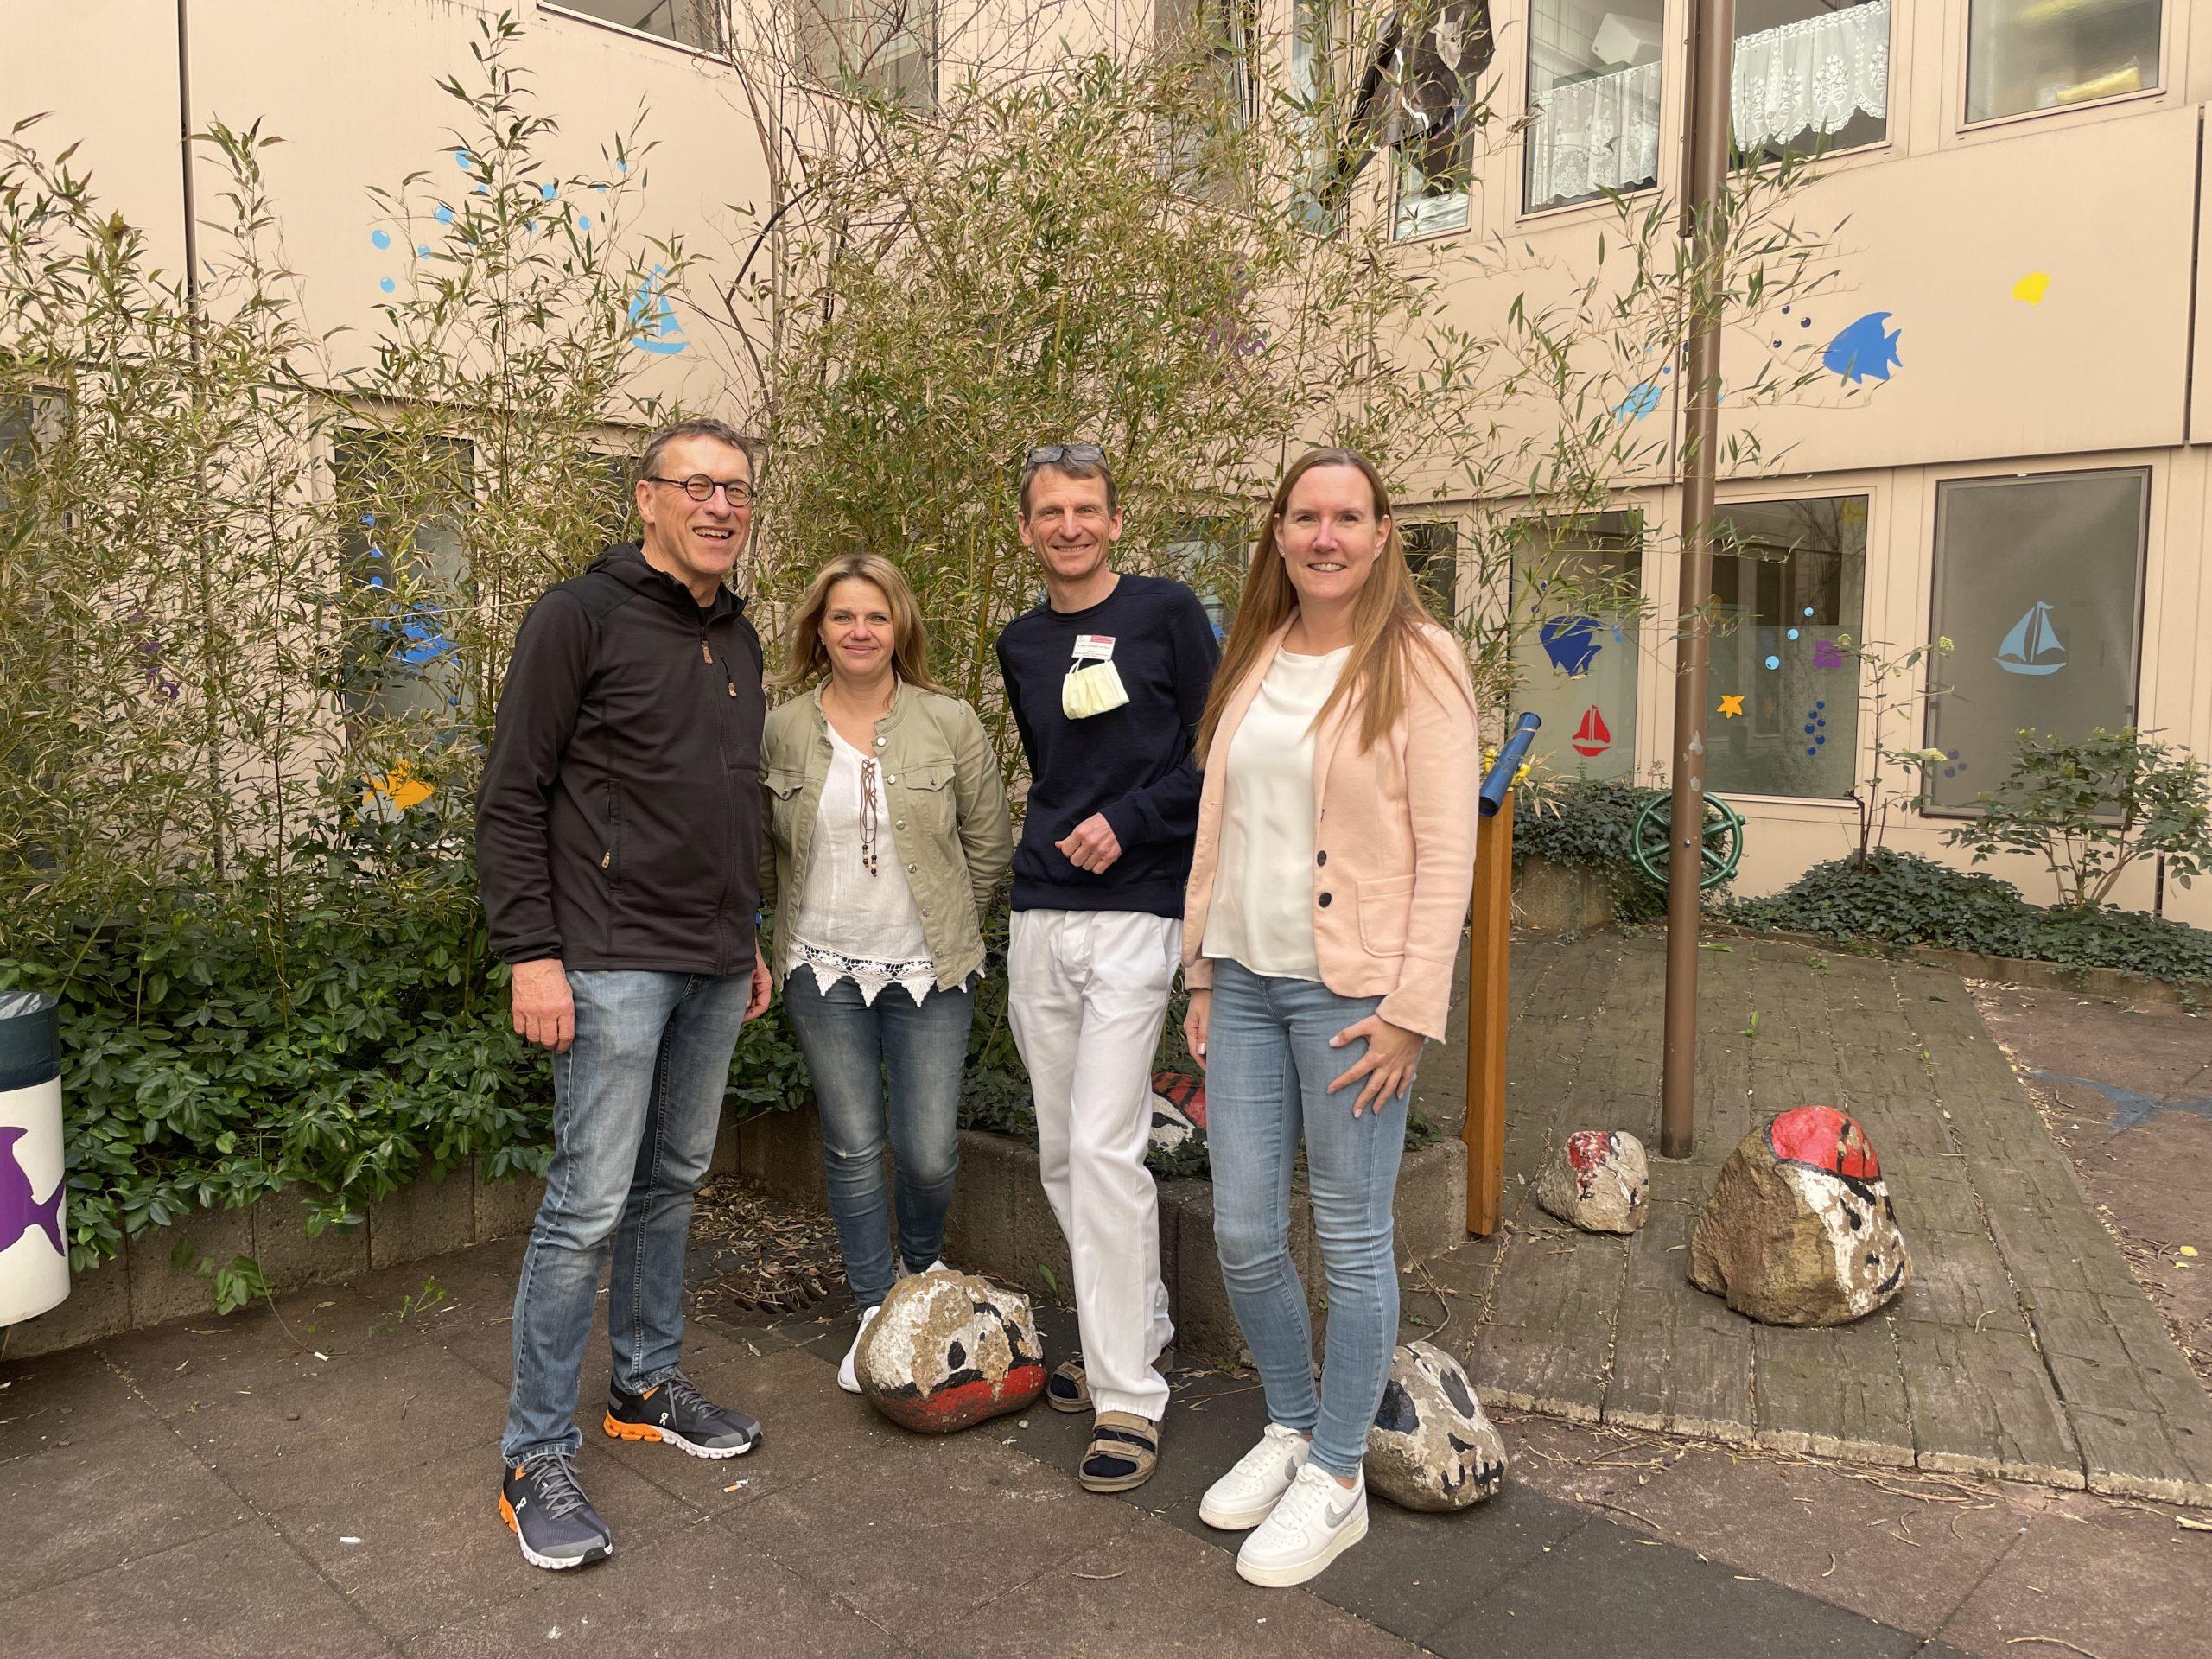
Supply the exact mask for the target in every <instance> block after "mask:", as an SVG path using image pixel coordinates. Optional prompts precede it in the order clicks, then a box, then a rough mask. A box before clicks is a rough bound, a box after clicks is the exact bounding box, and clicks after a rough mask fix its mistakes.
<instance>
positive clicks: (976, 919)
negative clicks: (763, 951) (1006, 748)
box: [760, 553, 1014, 1393]
mask: <svg viewBox="0 0 2212 1659" xmlns="http://www.w3.org/2000/svg"><path fill="white" fill-rule="evenodd" d="M927 650H928V633H927V631H926V629H925V627H924V626H923V624H922V613H921V607H920V606H919V605H918V604H917V603H916V602H915V601H914V594H913V590H912V588H909V587H908V586H907V585H906V578H905V577H904V576H902V575H899V569H898V567H897V566H896V565H893V563H891V562H890V561H889V560H887V559H881V558H878V557H877V556H874V554H869V553H854V554H848V555H846V556H843V557H842V558H837V559H833V560H832V561H830V563H829V564H828V565H826V566H824V567H823V569H822V571H821V572H820V574H818V575H817V576H816V577H815V578H814V581H813V582H812V583H811V585H810V586H809V587H808V588H807V590H806V596H805V598H804V600H803V601H801V602H800V606H799V613H798V618H797V620H795V621H794V623H793V625H792V627H791V636H790V647H789V653H788V660H787V662H786V664H785V670H784V672H783V673H782V674H781V675H780V676H779V683H781V684H782V685H784V686H785V687H786V688H789V689H791V690H799V689H800V688H803V687H806V686H809V685H811V686H812V687H813V690H812V691H811V692H810V693H809V694H808V695H805V696H795V697H793V698H791V700H790V701H789V702H785V703H784V704H782V705H781V706H780V707H779V708H777V709H774V710H773V711H772V713H771V714H770V715H768V723H767V731H766V736H765V739H764V741H763V745H762V753H761V765H760V776H761V782H762V786H763V788H764V790H765V791H766V799H765V801H764V802H763V809H764V810H763V812H762V818H763V821H764V823H766V825H767V829H768V833H767V835H766V837H765V838H764V841H763V846H762V855H761V872H760V887H761V894H762V903H763V905H764V906H765V905H773V906H774V908H775V916H776V924H775V934H774V949H775V953H776V960H775V969H776V976H777V978H778V980H779V982H781V983H782V985H783V988H784V1006H785V1009H786V1011H787V1012H788V1013H789V1014H790V1015H791V1029H792V1031H793V1033H796V1034H797V1036H798V1043H799V1048H800V1050H801V1052H803V1053H804V1055H805V1056H806V1069H807V1071H808V1072H809V1073H810V1075H811V1077H813V1080H814V1097H815V1103H816V1105H817V1108H818V1109H819V1110H820V1113H821V1117H822V1150H823V1178H824V1181H825V1184H826V1185H827V1186H828V1188H829V1211H830V1214H831V1216H832V1217H834V1218H835V1219H836V1224H837V1237H838V1241H839V1243H841V1244H842V1246H843V1249H844V1253H845V1274H846V1278H847V1280H848V1281H849V1283H850V1284H851V1286H852V1291H853V1300H854V1301H855V1302H856V1303H857V1304H858V1305H859V1306H860V1308H861V1330H863V1331H865V1330H866V1329H867V1328H868V1322H869V1321H870V1320H871V1319H874V1317H875V1313H876V1309H877V1308H878V1306H880V1304H881V1303H882V1301H883V1299H884V1297H885V1295H886V1294H888V1293H889V1291H890V1289H891V1287H892V1285H893V1283H894V1282H895V1281H897V1280H898V1278H899V1276H900V1272H899V1263H898V1262H894V1261H893V1255H892V1249H891V1246H890V1244H889V1243H888V1242H887V1241H888V1237H889V1231H890V1230H889V1228H888V1226H887V1217H886V1215H885V1212H884V1205H885V1199H886V1195H885V1192H884V1190H883V1139H884V1134H885V1129H886V1126H887V1124H888V1128H889V1132H890V1136H891V1147H892V1151H893V1154H895V1155H896V1159H897V1162H898V1169H899V1255H901V1256H902V1257H904V1259H905V1261H904V1270H905V1271H906V1272H910V1273H920V1272H924V1271H926V1270H927V1269H929V1268H932V1267H935V1266H937V1265H938V1253H939V1252H940V1251H941V1250H942V1249H944V1216H945V1211H946V1209H947V1208H948V1207H949V1206H950V1204H951V1201H952V1182H953V1176H954V1174H955V1172H956V1171H957V1167H958V1163H959V1140H958V1130H957V1115H958V1111H959V1106H960V1080H961V1072H962V1069H963V1065H964V1063H965V1061H966V1058H967V1053H968V1027H969V1022H970V1020H971V1019H972V1017H973V1015H974V1012H975V989H974V985H975V981H976V977H977V976H979V975H980V974H981V973H982V967H983V932H982V918H983V917H984V915H985V914H986V913H987V912H988V909H989V907H990V901H991V898H992V894H993V892H994V890H995V888H996V887H997V886H998V884H999V881H1000V880H1001V878H1002V877H1003V876H1004V875H1005V874H1006V873H1007V866H1008V865H1009V863H1010V862H1011V861H1012V859H1013V855H1014V832H1013V829H1012V827H1011V825H1010V824H1009V823H1008V821H1007V804H1006V789H1005V785H1004V784H1003V783H1002V782H1001V779H1000V776H999V765H998V757H997V756H996V755H995V753H993V751H992V748H991V743H990V740H989V738H988V737H987V736H986V735H985V734H984V732H983V726H982V721H979V720H977V719H976V711H975V710H974V709H970V708H969V706H968V705H967V704H966V703H964V702H961V701H960V700H959V699H958V698H957V697H952V696H946V695H945V693H944V691H943V690H940V689H939V688H938V685H937V684H936V683H935V682H934V681H932V680H931V678H930V677H929V667H928V663H927ZM887 1077H888V1079H889V1084H890V1087H889V1091H888V1095H887V1094H886V1090H885V1086H884V1084H885V1079H886V1078H887ZM859 1347H860V1338H859V1336H858V1335H857V1334H855V1337H854V1338H853V1348H852V1351H849V1352H848V1353H847V1354H846V1356H845V1363H844V1364H843V1366H842V1368H840V1370H839V1372H838V1376H837V1381H838V1384H839V1386H840V1387H842V1388H843V1389H846V1390H848V1391H849V1392H851V1393H858V1392H859V1391H860V1383H859V1379H858V1378H857V1377H856V1376H855V1374H854V1369H853V1362H854V1355H855V1353H857V1351H859Z"/></svg>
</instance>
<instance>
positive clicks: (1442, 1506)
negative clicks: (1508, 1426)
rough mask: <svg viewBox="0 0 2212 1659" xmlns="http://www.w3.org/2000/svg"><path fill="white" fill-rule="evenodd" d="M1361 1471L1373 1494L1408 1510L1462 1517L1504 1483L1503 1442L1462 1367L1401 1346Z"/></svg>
mask: <svg viewBox="0 0 2212 1659" xmlns="http://www.w3.org/2000/svg"><path fill="white" fill-rule="evenodd" d="M1362 1466H1363V1468H1364V1469H1365V1471H1366V1472H1367V1484H1368V1489H1369V1490H1370V1491H1373V1492H1374V1493H1376V1495H1377V1496H1378V1497H1387V1498H1389V1500H1390V1501H1391V1502H1392V1503H1395V1504H1397V1505H1398V1506H1399V1507H1400V1508H1402V1509H1408V1510H1427V1511H1429V1512H1431V1513H1445V1512H1448V1511H1450V1510H1464V1509H1468V1508H1471V1507H1472V1506H1473V1505H1475V1504H1477V1503H1481V1502H1482V1501H1483V1500H1484V1498H1486V1497H1496V1496H1497V1489H1498V1488H1499V1487H1500V1486H1502V1485H1503V1484H1504V1483H1505V1440H1504V1437H1503V1435H1501V1434H1499V1433H1498V1432H1497V1429H1496V1428H1494V1427H1491V1421H1490V1419H1489V1418H1488V1417H1485V1416H1484V1414H1483V1407H1482V1402H1481V1401H1479V1400H1478V1399H1476V1398H1475V1386H1474V1384H1473V1383H1470V1382H1469V1381H1468V1380H1467V1373H1466V1372H1465V1370H1462V1369H1460V1365H1459V1361H1458V1360H1456V1359H1454V1358H1452V1356H1451V1355H1449V1354H1447V1353H1446V1352H1445V1351H1443V1350H1442V1349H1440V1348H1433V1347H1431V1346H1430V1345H1429V1344H1427V1343H1425V1342H1414V1343H1401V1344H1399V1345H1398V1347H1397V1349H1396V1351H1395V1352H1393V1353H1392V1354H1391V1356H1390V1379H1389V1382H1387V1383H1384V1384H1383V1404H1382V1406H1381V1408H1379V1409H1378V1410H1377V1411H1376V1414H1375V1427H1373V1428H1370V1430H1368V1431H1367V1455H1366V1457H1365V1458H1364V1459H1363V1460H1362Z"/></svg>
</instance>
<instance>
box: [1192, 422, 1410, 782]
mask: <svg viewBox="0 0 2212 1659" xmlns="http://www.w3.org/2000/svg"><path fill="white" fill-rule="evenodd" d="M1315 467H1352V468H1354V469H1356V470H1357V472H1358V473H1359V474H1361V476H1363V478H1365V479H1366V480H1367V486H1368V488H1369V489H1370V490H1371V491H1372V492H1373V493H1374V496H1375V518H1376V523H1377V524H1382V523H1383V522H1385V521H1388V523H1389V531H1387V532H1386V533H1385V534H1384V536H1383V544H1382V545H1381V546H1380V547H1378V548H1377V549H1376V551H1375V563H1374V565H1373V566H1372V568H1370V569H1369V571H1368V573H1367V581H1366V582H1365V583H1364V584H1363V586H1362V587H1361V588H1360V590H1359V596H1358V597H1357V599H1355V600H1354V601H1352V611H1351V658H1350V659H1349V661H1348V662H1347V663H1346V664H1345V667H1344V673H1343V674H1341V675H1340V676H1338V679H1337V684H1336V689H1335V690H1332V691H1331V692H1330V693H1329V700H1328V701H1327V702H1325V703H1323V704H1322V705H1321V709H1320V712H1319V714H1317V715H1315V716H1314V717H1313V723H1314V726H1315V727H1316V728H1319V725H1320V724H1321V722H1322V721H1325V720H1326V719H1327V718H1328V716H1329V714H1330V712H1331V711H1332V709H1335V708H1336V707H1337V705H1338V703H1340V702H1343V701H1344V698H1346V697H1348V696H1353V695H1355V694H1357V696H1361V697H1362V698H1363V699H1364V702H1363V708H1362V717H1361V720H1360V740H1359V741H1360V747H1363V748H1372V747H1374V746H1375V745H1376V743H1377V742H1378V741H1381V739H1382V738H1383V734H1385V733H1387V732H1388V731H1389V729H1390V728H1391V727H1393V726H1395V724H1397V722H1398V721H1399V720H1400V719H1401V718H1402V716H1403V715H1404V714H1405V712H1406V677H1407V674H1408V671H1409V666H1408V658H1409V655H1410V653H1411V652H1414V651H1424V652H1429V654H1430V655H1432V656H1436V655H1437V653H1436V652H1434V651H1433V649H1432V648H1431V646H1430V645H1429V644H1428V643H1427V641H1425V640H1424V639H1422V638H1421V631H1422V629H1423V628H1424V627H1433V626H1436V619H1435V618H1433V617H1432V616H1431V615H1430V614H1429V613H1428V607H1427V606H1426V605H1424V604H1423V603H1422V602H1421V589H1420V588H1418V587H1417V586H1415V585H1414V576H1413V572H1412V570H1411V569H1408V566H1407V564H1406V550H1405V547H1404V545H1403V543H1401V542H1400V541H1399V539H1398V521H1397V520H1396V519H1395V518H1393V517H1392V516H1391V513H1390V492H1389V489H1388V487H1387V486H1385V485H1384V484H1383V474H1381V473H1379V472H1377V471H1376V469H1375V463H1374V462H1373V461H1370V460H1368V458H1367V457H1366V456H1365V455H1363V454H1360V453H1359V452H1358V451H1357V450H1355V449H1309V450H1307V451H1306V453H1305V454H1302V455H1300V457H1299V458H1298V459H1297V460H1296V461H1293V462H1291V464H1290V468H1289V470H1288V471H1287V472H1286V473H1284V474H1283V475H1282V482H1281V483H1280V484H1278V485H1276V486H1275V494H1274V501H1273V502H1272V503H1271V504H1269V505H1268V517H1267V522H1266V523H1265V524H1262V525H1261V526H1260V540H1259V544H1258V545H1257V546H1256V547H1255V548H1254V549H1253V550H1252V563H1251V566H1250V568H1249V569H1247V570H1246V571H1245V573H1244V596H1243V599H1242V600H1240V601H1238V602H1237V606H1236V622H1235V623H1234V624H1233V625H1232V626H1230V630H1229V641H1228V643H1227V644H1226V645H1224V646H1223V647H1222V652H1221V666H1220V667H1219V668H1217V669H1216V670H1215V671H1214V677H1213V690H1212V691H1211V693H1210V694H1209V695H1208V696H1207V697H1206V711H1205V715H1203V716H1202V717H1201V718H1200V720H1199V721H1198V761H1199V764H1200V765H1201V766H1203V765H1204V764H1205V757H1206V752H1207V751H1208V750H1209V749H1210V748H1211V747H1213V734H1214V730H1215V728H1217V727H1218V726H1219V725H1220V723H1221V715H1222V711H1223V709H1225V708H1227V707H1228V704H1229V700H1230V697H1231V696H1234V695H1235V693H1236V688H1237V687H1238V686H1239V685H1241V684H1242V683H1243V681H1244V678H1245V677H1246V676H1247V675H1248V674H1249V673H1250V672H1251V671H1253V669H1254V668H1255V666H1256V665H1257V664H1258V662H1259V658H1260V653H1261V652H1263V651H1265V650H1266V649H1267V645H1268V640H1269V639H1272V638H1273V637H1274V632H1275V630H1276V629H1277V628H1280V627H1281V626H1283V624H1284V623H1286V622H1287V621H1288V620H1290V617H1291V614H1292V613H1294V611H1296V610H1297V608H1298V590H1297V589H1296V588H1294V587H1292V586H1291V582H1290V573H1289V572H1288V571H1287V569H1284V567H1283V562H1282V556H1281V554H1279V553H1278V552H1277V551H1276V550H1275V537H1276V529H1277V527H1278V526H1279V525H1280V524H1281V523H1282V516H1283V514H1284V513H1285V512H1287V511H1288V510H1289V507H1290V493H1291V490H1292V489H1293V488H1294V486H1296V485H1297V483H1298V480H1300V479H1301V478H1303V477H1305V476H1306V474H1308V473H1310V472H1312V471H1313V469H1314V468H1315ZM1438 660H1439V662H1440V663H1441V660H1442V659H1441V658H1440V657H1439V658H1438Z"/></svg>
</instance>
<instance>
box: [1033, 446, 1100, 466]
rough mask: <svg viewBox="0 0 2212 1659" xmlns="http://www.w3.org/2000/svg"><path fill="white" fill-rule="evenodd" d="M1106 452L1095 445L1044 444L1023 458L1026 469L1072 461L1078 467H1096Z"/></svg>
mask: <svg viewBox="0 0 2212 1659" xmlns="http://www.w3.org/2000/svg"><path fill="white" fill-rule="evenodd" d="M1105 459H1106V452H1105V451H1104V450H1103V449H1102V448H1099V447H1098V446H1097V445H1096V444H1095V443H1043V444H1039V445H1038V446H1037V448H1034V449H1032V450H1031V451H1030V452H1029V453H1028V454H1027V455H1026V456H1025V457H1023V459H1022V463H1021V464H1022V465H1023V466H1024V467H1052V466H1056V465H1058V463H1059V462H1061V461H1073V462H1074V463H1075V464H1076V465H1077V466H1078V467H1095V466H1096V465H1097V464H1098V463H1099V462H1100V461H1104V460H1105Z"/></svg>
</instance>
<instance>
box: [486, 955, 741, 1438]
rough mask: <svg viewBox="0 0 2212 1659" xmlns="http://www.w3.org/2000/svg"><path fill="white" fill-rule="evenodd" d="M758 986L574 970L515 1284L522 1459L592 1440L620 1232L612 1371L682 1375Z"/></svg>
mask: <svg viewBox="0 0 2212 1659" xmlns="http://www.w3.org/2000/svg"><path fill="white" fill-rule="evenodd" d="M752 988H753V978H752V976H751V975H750V974H749V973H745V974H728V975H711V974H656V973H614V972H571V973H570V974H569V993H570V995H573V996H574V997H575V1004H576V1038H575V1042H574V1043H572V1044H571V1045H569V1052H567V1053H565V1054H556V1055H555V1056H554V1057H553V1162H552V1164H551V1166H550V1167H549V1168H548V1169H547V1170H546V1172H545V1198H544V1201H543V1203H541V1204H540V1205H538V1206H537V1220H536V1222H534V1223H533V1224H531V1230H530V1248H529V1249H527V1250H526V1251H524V1254H523V1258H522V1282H521V1284H520V1285H519V1286H518V1287H517V1288H516V1290H515V1330H514V1338H515V1380H514V1388H513V1390H512V1393H511V1394H510V1395H509V1396H508V1400H507V1428H506V1433H505V1436H504V1437H503V1438H502V1440H501V1442H500V1449H501V1451H502V1452H504V1453H505V1457H506V1460H507V1462H508V1464H509V1465H510V1466H512V1465H514V1464H516V1463H518V1462H520V1461H521V1460H522V1459H524V1457H525V1456H527V1455H528V1454H530V1453H531V1452H539V1451H543V1450H546V1449H548V1448H550V1447H560V1448H562V1449H564V1450H566V1451H569V1452H574V1451H575V1449H576V1447H577V1446H579V1445H580V1444H581V1443H582V1436H581V1435H580V1434H579V1433H577V1432H576V1425H575V1410H576V1386H577V1383H578V1380H579V1373H580V1372H581V1371H582V1369H583V1359H584V1344H586V1342H588V1340H589V1339H590V1337H591V1322H592V1316H593V1314H594V1312H595V1311H596V1310H597V1307H598V1304H599V1274H600V1269H601V1268H602V1267H605V1266H606V1265H607V1255H608V1250H609V1241H610V1240H611V1241H612V1249H613V1271H612V1272H611V1273H609V1274H608V1275H607V1336H608V1338H610V1340H611V1342H612V1344H613V1350H614V1380H615V1381H616V1382H618V1383H620V1384H621V1385H622V1386H623V1387H624V1388H626V1389H629V1390H631V1391H632V1393H643V1392H644V1391H645V1389H649V1388H651V1387H652V1385H653V1384H654V1383H658V1382H659V1381H660V1380H661V1379H662V1378H663V1377H664V1376H668V1375H669V1374H670V1373H671V1372H672V1371H674V1370H676V1368H677V1358H678V1357H679V1356H680V1355H681V1353H682V1351H683V1251H684V1245H685V1243H686V1240H687V1238H688V1236H689V1235H690V1230H691V1201H692V1198H694V1196H695V1195H696V1193H697V1192H698V1191H699V1183H700V1182H701V1181H702V1179H705V1177H706V1173H707V1165H708V1163H709V1160H712V1158H713V1157H714V1154H715V1131H716V1130H717V1129H718V1128H721V1107H722V1096H723V1094H724V1093H725V1092H726V1091H727V1090H728V1087H729V1062H730V1055H731V1053H732V1052H734V1050H735V1049H736V1046H737V1034H738V1032H739V1029H740V1028H741V1027H742V1026H743V1025H744V1023H745V1005H746V1002H747V999H748V998H749V997H750V995H751V994H752Z"/></svg>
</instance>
